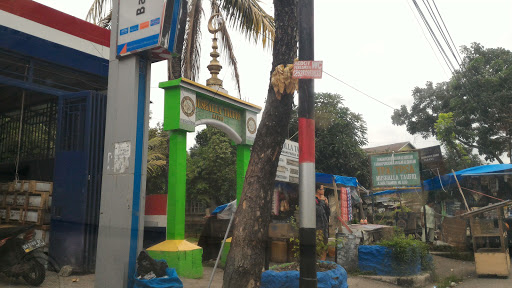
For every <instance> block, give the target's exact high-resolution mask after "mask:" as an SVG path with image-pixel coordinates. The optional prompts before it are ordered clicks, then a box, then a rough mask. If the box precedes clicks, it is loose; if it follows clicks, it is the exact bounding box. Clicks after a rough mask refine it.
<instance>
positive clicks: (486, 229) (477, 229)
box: [471, 218, 500, 235]
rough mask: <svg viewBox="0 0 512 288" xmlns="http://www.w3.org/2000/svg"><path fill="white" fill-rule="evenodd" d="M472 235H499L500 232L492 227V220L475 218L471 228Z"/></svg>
mask: <svg viewBox="0 0 512 288" xmlns="http://www.w3.org/2000/svg"><path fill="white" fill-rule="evenodd" d="M471 229H472V231H471V232H472V233H473V234H474V235H485V234H499V233H500V230H499V228H498V227H495V226H494V220H493V219H478V218H476V219H475V220H474V222H473V225H472V226H471Z"/></svg>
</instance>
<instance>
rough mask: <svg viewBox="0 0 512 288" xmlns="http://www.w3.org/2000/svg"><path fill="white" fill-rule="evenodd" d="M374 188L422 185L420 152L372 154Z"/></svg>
mask: <svg viewBox="0 0 512 288" xmlns="http://www.w3.org/2000/svg"><path fill="white" fill-rule="evenodd" d="M370 165H371V168H372V188H384V187H412V186H415V187H417V186H421V180H420V162H419V157H418V152H406V153H389V154H378V155H371V156H370Z"/></svg>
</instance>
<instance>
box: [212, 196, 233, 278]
mask: <svg viewBox="0 0 512 288" xmlns="http://www.w3.org/2000/svg"><path fill="white" fill-rule="evenodd" d="M232 203H234V205H235V209H234V210H233V214H231V219H229V224H228V230H226V234H224V240H223V241H222V244H221V245H220V250H219V254H218V255H217V261H215V266H213V271H212V275H211V276H210V282H209V283H208V288H210V286H211V285H212V282H213V276H214V275H215V269H217V265H218V264H219V261H220V256H221V255H222V250H223V249H224V244H225V243H226V238H228V234H229V230H230V229H231V223H233V219H234V218H235V211H236V203H237V201H235V202H232ZM226 208H227V207H226Z"/></svg>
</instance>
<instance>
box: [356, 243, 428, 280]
mask: <svg viewBox="0 0 512 288" xmlns="http://www.w3.org/2000/svg"><path fill="white" fill-rule="evenodd" d="M358 249H359V250H358V260H359V270H361V271H369V272H373V273H375V274H377V275H388V276H405V275H416V274H419V273H420V272H421V258H420V255H416V256H417V257H411V259H410V261H409V262H408V263H396V262H395V261H393V255H392V254H391V253H392V250H391V249H390V248H388V247H384V246H378V245H372V246H369V245H360V246H359V248H358Z"/></svg>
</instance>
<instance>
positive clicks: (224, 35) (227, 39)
mask: <svg viewBox="0 0 512 288" xmlns="http://www.w3.org/2000/svg"><path fill="white" fill-rule="evenodd" d="M211 4H212V15H213V14H214V13H220V7H219V4H218V3H217V1H216V0H211ZM219 33H220V37H221V41H220V42H221V48H222V49H223V50H225V51H226V52H227V53H228V54H227V55H226V54H225V53H224V58H225V59H227V60H228V65H229V66H231V67H232V68H233V78H235V81H236V85H237V88H238V95H239V96H240V98H242V97H241V95H242V94H241V90H240V74H238V62H237V61H236V57H235V53H234V49H233V43H232V42H231V36H229V32H228V29H227V28H226V25H222V28H221V30H220V31H219Z"/></svg>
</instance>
